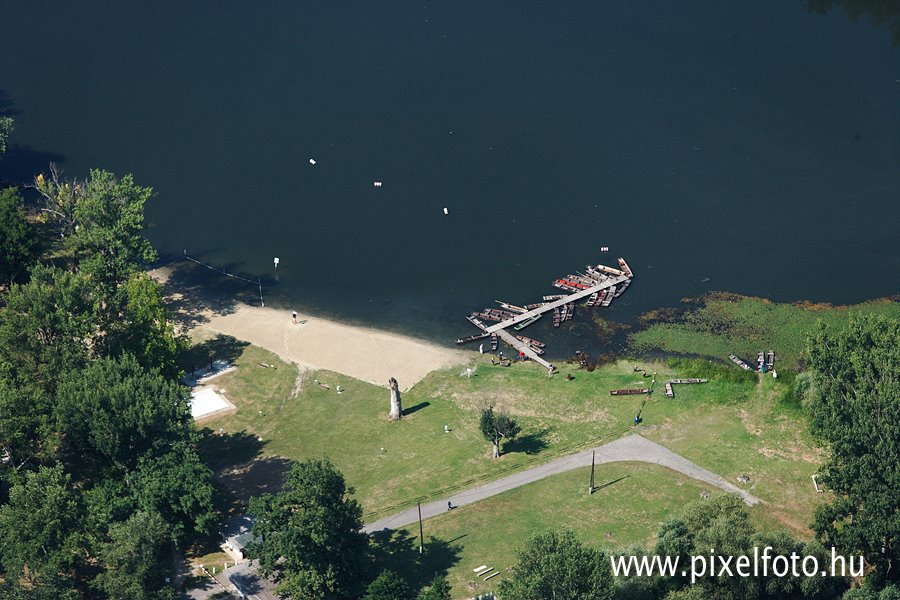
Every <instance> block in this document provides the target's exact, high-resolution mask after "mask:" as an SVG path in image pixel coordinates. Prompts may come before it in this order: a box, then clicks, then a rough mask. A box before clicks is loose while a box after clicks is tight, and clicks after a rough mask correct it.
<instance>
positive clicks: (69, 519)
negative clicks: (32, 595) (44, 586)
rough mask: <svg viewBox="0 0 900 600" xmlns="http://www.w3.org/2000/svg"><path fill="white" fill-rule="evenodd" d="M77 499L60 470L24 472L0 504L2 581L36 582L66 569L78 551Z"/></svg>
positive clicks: (74, 560)
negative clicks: (22, 478) (21, 478)
mask: <svg viewBox="0 0 900 600" xmlns="http://www.w3.org/2000/svg"><path fill="white" fill-rule="evenodd" d="M80 520H81V510H80V506H79V500H78V495H77V493H76V491H75V490H73V489H72V487H71V485H70V478H69V476H68V475H65V474H64V473H63V470H62V467H61V466H58V465H57V466H55V467H52V468H51V467H41V468H40V469H39V470H38V471H35V472H32V473H27V474H26V475H25V477H24V480H23V481H22V482H20V483H18V484H16V485H14V486H13V488H12V489H11V490H10V494H9V502H8V503H7V504H5V505H4V506H0V550H2V551H0V564H2V567H3V570H4V572H5V573H6V577H7V578H11V579H13V580H15V579H19V578H24V579H25V580H28V581H38V580H39V579H40V578H41V577H51V576H55V575H57V574H59V573H65V572H67V571H69V570H70V569H71V568H72V567H73V566H74V564H75V563H76V559H77V556H78V554H79V552H80V550H79V548H80V535H79V531H80V527H79V523H80Z"/></svg>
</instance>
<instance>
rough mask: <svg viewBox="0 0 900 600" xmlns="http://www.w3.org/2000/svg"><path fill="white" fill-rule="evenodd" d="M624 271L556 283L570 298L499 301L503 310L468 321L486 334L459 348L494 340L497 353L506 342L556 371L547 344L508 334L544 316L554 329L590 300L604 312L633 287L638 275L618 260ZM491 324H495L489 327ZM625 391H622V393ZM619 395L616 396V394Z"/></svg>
mask: <svg viewBox="0 0 900 600" xmlns="http://www.w3.org/2000/svg"><path fill="white" fill-rule="evenodd" d="M618 262H619V267H620V269H616V268H614V267H608V266H606V265H588V266H587V267H586V272H585V273H574V274H573V273H569V274H568V275H566V276H565V277H561V278H559V279H556V280H554V281H553V285H554V286H555V287H558V288H560V289H563V290H565V291H567V292H571V293H570V294H552V295H547V296H543V297H542V299H543V302H537V303H534V304H526V305H525V306H518V305H515V304H512V303H509V302H504V301H501V300H496V301H495V302H497V304H499V305H500V307H501V308H485V309H483V310H482V311H480V312H473V313H472V314H470V315H468V316H467V317H466V319H467V320H468V321H469V322H470V323H472V324H473V325H475V326H476V327H478V328H479V329H480V330H481V332H482V333H480V334H478V335H471V336H468V337H465V338H459V339H457V340H456V342H457V343H458V344H463V343H466V342H471V341H475V340H480V339H484V338H485V337H488V336H490V338H491V350H492V351H496V350H497V347H498V341H499V340H500V339H502V340H503V342H504V343H506V344H509V345H510V346H512V347H513V348H515V349H516V350H518V351H519V352H521V353H522V354H524V355H525V356H527V357H528V358H530V359H531V360H534V361H535V362H537V363H538V364H541V365H543V366H544V367H546V368H547V369H549V370H550V371H553V365H552V364H551V363H549V362H547V361H546V360H544V359H542V358H541V357H540V355H541V354H543V348H544V344H543V343H542V342H537V341H536V340H533V339H531V338H526V337H524V336H517V335H513V334H511V333H509V332H507V331H506V329H507V328H509V327H513V328H514V329H515V330H516V331H521V330H522V329H524V328H525V327H528V326H529V325H531V324H533V323H534V322H535V321H537V320H538V319H540V318H541V316H542V315H543V314H544V313H548V312H549V313H551V314H552V317H553V327H559V326H560V325H561V324H562V323H563V322H565V321H568V320H570V319H572V317H573V316H574V315H575V303H576V302H577V301H579V300H581V299H587V302H586V303H585V305H586V306H588V307H591V308H600V307H605V306H609V305H610V303H611V302H612V301H613V299H614V298H617V297H619V296H621V295H622V293H623V292H624V291H625V289H626V288H627V287H628V286H629V285H630V284H631V279H632V278H633V277H634V273H633V272H632V271H631V269H630V268H629V267H628V263H626V262H625V260H624V259H621V258H620V259H618ZM488 322H490V323H493V324H488ZM620 391H621V390H620ZM625 393H641V394H645V393H649V390H643V389H641V390H637V391H631V392H625ZM613 395H616V394H613Z"/></svg>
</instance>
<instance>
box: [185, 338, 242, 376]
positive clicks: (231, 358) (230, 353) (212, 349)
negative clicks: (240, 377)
mask: <svg viewBox="0 0 900 600" xmlns="http://www.w3.org/2000/svg"><path fill="white" fill-rule="evenodd" d="M249 345H250V342H245V341H243V340H239V339H237V338H233V337H231V336H230V335H225V334H222V333H220V334H218V335H216V337H214V338H211V339H208V340H205V341H204V342H201V343H199V344H195V345H193V346H191V347H190V348H188V349H187V350H185V351H184V352H182V353H181V356H179V357H178V366H179V367H181V369H182V370H184V372H185V373H191V374H193V373H195V372H196V371H197V370H198V369H205V368H207V367H211V366H212V364H213V363H214V362H215V361H223V362H226V363H228V364H234V362H235V361H236V360H237V359H238V358H240V356H241V354H243V352H244V348H246V347H247V346H249Z"/></svg>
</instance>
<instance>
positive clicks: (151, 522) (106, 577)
mask: <svg viewBox="0 0 900 600" xmlns="http://www.w3.org/2000/svg"><path fill="white" fill-rule="evenodd" d="M170 543H171V538H170V537H169V528H168V526H167V525H166V523H165V522H164V521H163V520H162V518H160V516H159V515H157V514H155V513H147V512H137V513H134V514H133V515H131V517H129V519H128V520H127V521H125V522H123V523H116V524H114V525H113V526H112V527H110V529H109V541H107V542H105V543H103V544H102V545H101V546H100V550H99V552H98V555H99V558H100V560H101V561H102V562H103V565H104V570H103V572H102V573H100V574H99V575H98V576H97V577H96V579H95V580H94V582H93V584H94V587H95V588H96V589H98V590H100V591H102V592H103V593H104V594H106V596H107V597H108V598H109V600H163V598H172V599H174V597H175V595H174V593H173V589H172V588H171V587H170V586H169V585H167V584H166V582H165V574H166V570H165V569H164V568H163V558H164V554H165V552H166V550H167V548H168V546H169V544H170Z"/></svg>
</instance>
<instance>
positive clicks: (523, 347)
mask: <svg viewBox="0 0 900 600" xmlns="http://www.w3.org/2000/svg"><path fill="white" fill-rule="evenodd" d="M493 333H496V334H497V335H498V336H500V339H501V340H503V341H504V342H506V343H507V344H509V345H510V346H512V347H513V348H515V349H516V350H518V351H519V352H521V353H522V354H524V355H525V356H527V357H528V358H530V359H531V360H533V361H534V362H536V363H537V364H539V365H541V366H542V367H544V368H545V369H552V368H553V364H552V363H549V362H547V361H546V360H544V359H543V358H541V355H540V354H538V353H537V352H535V350H534V348H532V347H531V346H530V345H528V344H526V343H525V342H522V341H519V340H517V339H516V337H515V336H514V335H513V334H511V333H508V332H507V331H505V330H503V329H498V330H497V331H495V332H493Z"/></svg>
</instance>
